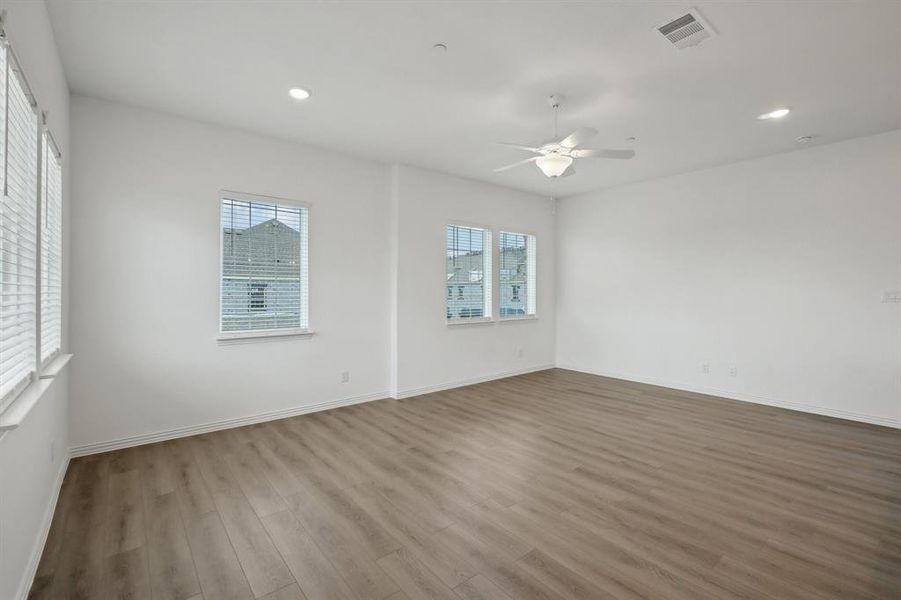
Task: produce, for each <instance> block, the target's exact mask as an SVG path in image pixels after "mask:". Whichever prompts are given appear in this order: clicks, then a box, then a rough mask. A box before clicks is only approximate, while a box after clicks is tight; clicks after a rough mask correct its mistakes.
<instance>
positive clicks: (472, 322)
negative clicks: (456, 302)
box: [445, 317, 495, 327]
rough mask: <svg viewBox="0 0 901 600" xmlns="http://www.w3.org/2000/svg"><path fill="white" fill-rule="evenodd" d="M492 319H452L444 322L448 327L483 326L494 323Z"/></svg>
mask: <svg viewBox="0 0 901 600" xmlns="http://www.w3.org/2000/svg"><path fill="white" fill-rule="evenodd" d="M494 321H495V319H494V317H471V318H469V319H454V320H452V321H449V320H445V323H446V324H447V326H448V327H457V326H459V325H484V324H486V323H494Z"/></svg>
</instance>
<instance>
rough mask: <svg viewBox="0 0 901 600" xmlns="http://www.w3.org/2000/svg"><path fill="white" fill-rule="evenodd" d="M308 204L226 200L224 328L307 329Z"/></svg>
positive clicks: (249, 329)
mask: <svg viewBox="0 0 901 600" xmlns="http://www.w3.org/2000/svg"><path fill="white" fill-rule="evenodd" d="M307 214H308V211H307V209H306V208H303V207H297V206H286V205H281V204H275V203H266V202H261V201H259V200H256V199H254V200H247V199H240V198H223V200H222V282H221V286H222V287H221V305H222V309H221V310H222V314H221V325H220V326H221V330H222V331H223V332H229V331H253V330H263V329H307V328H308V327H309V318H308V317H309V315H308V312H309V311H308V301H307V298H308V290H307V288H308V284H307Z"/></svg>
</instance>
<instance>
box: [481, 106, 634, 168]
mask: <svg viewBox="0 0 901 600" xmlns="http://www.w3.org/2000/svg"><path fill="white" fill-rule="evenodd" d="M562 100H563V97H562V96H559V95H556V94H555V95H553V96H550V97H548V103H549V104H550V105H551V107H552V108H553V109H554V139H555V140H556V139H557V136H558V134H557V109H559V108H560V103H561V102H562ZM597 134H598V132H597V130H596V129H592V128H591V127H580V128H579V129H576V130H575V131H574V132H572V133H571V134H569V135H568V136H566V137H565V138H563V139H562V140H560V141H558V142H548V143H547V144H544V145H542V146H537V147H534V146H527V145H524V144H508V143H506V142H501V145H503V146H510V147H511V148H519V149H520V150H527V151H529V152H534V153H535V154H537V156H533V157H532V158H527V159H525V160H521V161H519V162H515V163H513V164H512V165H507V166H506V167H501V168H499V169H495V170H494V172H495V173H500V172H501V171H506V170H508V169H512V168H514V167H518V166H520V165H525V164H528V163H535V164H536V165H537V166H538V168H539V169H540V170H541V172H542V173H544V174H545V175H546V176H548V177H550V178H557V177H568V176H569V175H572V174H573V173H575V172H576V171H575V169H573V168H571V166H572V164H573V161H574V160H575V159H577V158H623V159H625V158H632V157H633V156H635V151H634V150H606V149H591V148H584V149H580V148H577V146H580V145H582V144H584V143H585V142H586V141H588V140H589V139H591V138H593V137H594V136H596V135H597Z"/></svg>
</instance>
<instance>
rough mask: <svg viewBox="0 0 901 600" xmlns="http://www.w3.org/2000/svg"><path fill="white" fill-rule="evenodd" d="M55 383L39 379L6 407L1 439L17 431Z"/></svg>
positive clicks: (0, 416)
mask: <svg viewBox="0 0 901 600" xmlns="http://www.w3.org/2000/svg"><path fill="white" fill-rule="evenodd" d="M52 383H53V379H38V380H36V381H32V382H31V383H30V384H29V385H28V387H27V388H25V389H24V390H23V391H22V393H21V394H19V395H18V396H17V397H16V399H15V400H13V402H12V404H10V405H9V406H7V407H6V410H4V411H3V414H0V437H2V436H3V434H5V433H6V432H7V431H9V430H10V429H15V428H16V427H18V426H19V425H21V424H22V423H24V422H25V418H26V417H27V416H28V413H30V412H31V409H32V408H34V407H35V405H36V404H37V403H38V401H39V400H40V399H41V396H43V395H44V392H46V391H47V389H48V388H49V387H50V384H52Z"/></svg>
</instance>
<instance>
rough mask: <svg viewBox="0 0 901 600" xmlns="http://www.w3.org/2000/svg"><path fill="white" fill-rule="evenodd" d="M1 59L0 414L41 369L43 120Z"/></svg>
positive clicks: (10, 64) (9, 63)
mask: <svg viewBox="0 0 901 600" xmlns="http://www.w3.org/2000/svg"><path fill="white" fill-rule="evenodd" d="M0 56H2V59H0V61H2V65H0V67H2V85H0V88H2V93H0V96H2V98H3V100H2V106H0V110H2V113H0V117H2V118H0V122H2V130H0V146H2V156H0V159H2V165H0V166H2V171H3V176H2V184H3V200H2V210H0V410H2V409H3V408H4V406H5V405H7V404H8V403H9V402H11V401H12V400H13V399H14V398H15V397H16V396H17V395H18V393H19V392H20V391H21V390H23V389H24V388H25V387H26V386H27V385H28V383H29V382H30V381H31V380H32V377H33V375H34V372H35V370H36V367H37V352H38V349H37V315H36V313H37V310H36V309H37V300H36V299H37V273H38V267H37V262H36V261H37V191H38V190H37V185H38V183H37V182H38V117H37V113H36V112H35V107H34V102H33V99H32V98H31V97H30V95H29V94H28V93H27V91H26V90H27V88H26V87H25V85H24V84H23V82H22V80H21V79H20V77H19V73H18V72H17V70H18V67H17V66H16V65H15V64H14V61H13V59H12V56H11V54H10V53H9V49H8V48H7V47H5V46H3V47H2V49H0Z"/></svg>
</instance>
